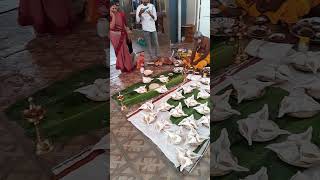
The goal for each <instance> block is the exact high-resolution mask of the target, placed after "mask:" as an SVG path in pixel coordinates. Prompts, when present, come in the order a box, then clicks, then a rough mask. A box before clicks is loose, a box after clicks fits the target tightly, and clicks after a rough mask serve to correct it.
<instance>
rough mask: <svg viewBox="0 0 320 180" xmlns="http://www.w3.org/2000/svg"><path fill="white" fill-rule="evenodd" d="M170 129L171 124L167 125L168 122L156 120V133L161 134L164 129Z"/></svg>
mask: <svg viewBox="0 0 320 180" xmlns="http://www.w3.org/2000/svg"><path fill="white" fill-rule="evenodd" d="M170 127H171V123H169V122H168V121H166V120H158V121H157V122H156V123H155V129H156V130H157V131H158V132H161V131H163V130H165V129H168V128H170Z"/></svg>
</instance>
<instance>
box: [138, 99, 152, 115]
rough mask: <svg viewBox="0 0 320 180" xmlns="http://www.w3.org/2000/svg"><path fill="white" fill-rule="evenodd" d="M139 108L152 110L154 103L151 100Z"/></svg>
mask: <svg viewBox="0 0 320 180" xmlns="http://www.w3.org/2000/svg"><path fill="white" fill-rule="evenodd" d="M139 109H141V110H146V111H150V112H152V111H153V109H154V104H153V103H152V102H151V101H149V102H146V103H144V104H143V105H141V106H140V108H139Z"/></svg>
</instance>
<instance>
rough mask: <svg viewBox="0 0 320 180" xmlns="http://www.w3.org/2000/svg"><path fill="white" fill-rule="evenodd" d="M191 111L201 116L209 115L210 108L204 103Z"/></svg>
mask: <svg viewBox="0 0 320 180" xmlns="http://www.w3.org/2000/svg"><path fill="white" fill-rule="evenodd" d="M193 109H194V110H196V111H197V112H198V113H200V114H203V115H207V114H210V108H209V107H208V102H206V103H204V104H200V105H199V106H197V107H194V108H193Z"/></svg>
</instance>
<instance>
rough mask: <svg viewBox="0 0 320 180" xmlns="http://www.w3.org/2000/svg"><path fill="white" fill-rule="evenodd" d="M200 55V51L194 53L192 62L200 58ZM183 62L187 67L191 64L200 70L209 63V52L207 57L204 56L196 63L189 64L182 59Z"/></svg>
mask: <svg viewBox="0 0 320 180" xmlns="http://www.w3.org/2000/svg"><path fill="white" fill-rule="evenodd" d="M201 55H202V54H200V53H196V55H195V57H194V60H193V62H197V61H198V60H199V59H200V57H201ZM183 63H184V64H186V65H187V66H189V67H191V66H193V68H194V69H197V70H202V69H203V68H204V67H206V66H207V65H208V64H210V53H209V54H208V56H207V57H205V58H204V59H203V60H201V61H200V62H198V63H197V64H196V65H192V64H190V62H189V61H187V60H184V61H183Z"/></svg>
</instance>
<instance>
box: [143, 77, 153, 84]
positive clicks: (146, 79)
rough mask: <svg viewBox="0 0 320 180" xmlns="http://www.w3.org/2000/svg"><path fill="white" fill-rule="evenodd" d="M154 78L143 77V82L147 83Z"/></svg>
mask: <svg viewBox="0 0 320 180" xmlns="http://www.w3.org/2000/svg"><path fill="white" fill-rule="evenodd" d="M152 80H153V78H150V77H142V82H143V83H145V84H148V83H150V82H151V81H152Z"/></svg>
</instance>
